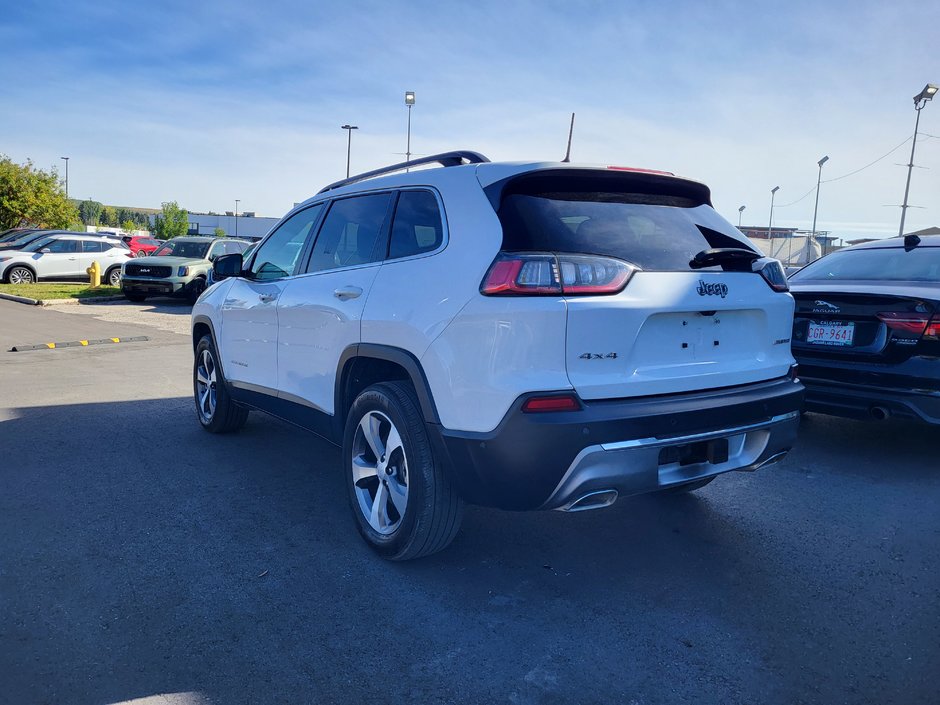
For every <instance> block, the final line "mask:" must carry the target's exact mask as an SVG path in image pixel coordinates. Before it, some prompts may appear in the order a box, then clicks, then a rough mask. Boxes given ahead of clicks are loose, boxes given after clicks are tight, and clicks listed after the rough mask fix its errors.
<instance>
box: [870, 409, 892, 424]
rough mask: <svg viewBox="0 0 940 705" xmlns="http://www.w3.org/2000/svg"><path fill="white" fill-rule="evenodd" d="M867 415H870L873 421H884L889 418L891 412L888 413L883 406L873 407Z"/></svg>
mask: <svg viewBox="0 0 940 705" xmlns="http://www.w3.org/2000/svg"><path fill="white" fill-rule="evenodd" d="M868 413H869V414H871V417H872V418H873V419H874V420H875V421H884V420H886V419H887V418H888V417H889V416H891V412H890V411H888V410H887V409H886V408H884V407H883V406H873V407H872V408H870V409H869V410H868Z"/></svg>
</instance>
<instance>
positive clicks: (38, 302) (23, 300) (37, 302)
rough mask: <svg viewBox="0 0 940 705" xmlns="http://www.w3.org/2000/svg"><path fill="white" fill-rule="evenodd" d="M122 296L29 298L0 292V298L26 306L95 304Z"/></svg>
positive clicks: (122, 296)
mask: <svg viewBox="0 0 940 705" xmlns="http://www.w3.org/2000/svg"><path fill="white" fill-rule="evenodd" d="M123 298H124V295H123V294H115V295H113V296H89V297H87V298H84V299H31V298H29V297H28V296H17V295H16V294H4V293H2V292H0V299H4V300H6V301H15V302H16V303H18V304H26V305H28V306H62V305H66V306H68V305H71V304H97V303H103V302H105V301H121V300H122V299H123Z"/></svg>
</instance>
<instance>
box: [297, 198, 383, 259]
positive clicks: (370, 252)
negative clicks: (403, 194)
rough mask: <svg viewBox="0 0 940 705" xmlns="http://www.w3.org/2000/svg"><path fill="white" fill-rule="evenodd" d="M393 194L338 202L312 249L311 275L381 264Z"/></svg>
mask: <svg viewBox="0 0 940 705" xmlns="http://www.w3.org/2000/svg"><path fill="white" fill-rule="evenodd" d="M391 199H392V194H390V193H375V194H370V195H368V196H354V197H353V198H344V199H342V200H339V201H335V202H334V203H333V205H332V207H331V208H330V212H329V213H327V215H326V220H325V221H324V222H323V227H322V228H320V235H319V236H318V237H317V242H316V244H315V245H314V246H313V254H312V255H311V257H310V266H309V267H307V271H308V272H321V271H323V270H324V269H336V268H337V267H352V266H354V265H357V264H366V263H368V262H376V261H378V260H381V259H382V257H383V255H384V254H385V253H384V252H383V251H377V250H384V249H385V247H384V243H381V242H379V236H380V235H381V234H382V226H383V225H384V224H385V217H386V215H387V213H388V204H389V202H390V201H391Z"/></svg>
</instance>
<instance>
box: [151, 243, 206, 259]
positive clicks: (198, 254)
mask: <svg viewBox="0 0 940 705" xmlns="http://www.w3.org/2000/svg"><path fill="white" fill-rule="evenodd" d="M209 245H210V243H208V242H199V241H198V240H170V241H169V242H167V243H166V244H164V245H161V246H160V247H159V248H158V249H157V250H156V251H155V252H154V253H153V254H152V255H150V256H151V257H185V258H186V259H205V258H206V252H208V251H209Z"/></svg>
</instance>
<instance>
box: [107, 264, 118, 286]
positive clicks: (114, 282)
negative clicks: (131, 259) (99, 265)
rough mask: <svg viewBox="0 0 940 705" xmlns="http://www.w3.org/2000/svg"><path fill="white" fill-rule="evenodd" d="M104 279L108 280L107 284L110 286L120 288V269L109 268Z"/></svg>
mask: <svg viewBox="0 0 940 705" xmlns="http://www.w3.org/2000/svg"><path fill="white" fill-rule="evenodd" d="M105 279H107V280H108V284H109V285H111V286H121V268H120V267H111V269H109V270H108V273H107V274H106V275H105Z"/></svg>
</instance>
